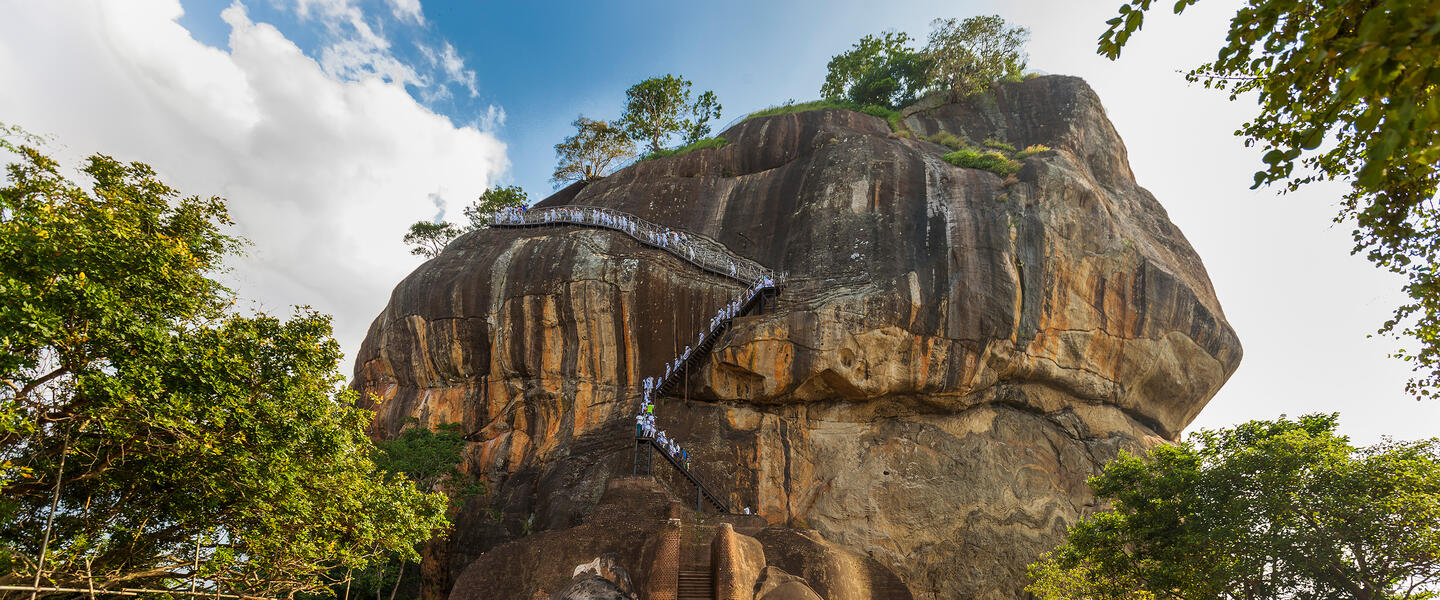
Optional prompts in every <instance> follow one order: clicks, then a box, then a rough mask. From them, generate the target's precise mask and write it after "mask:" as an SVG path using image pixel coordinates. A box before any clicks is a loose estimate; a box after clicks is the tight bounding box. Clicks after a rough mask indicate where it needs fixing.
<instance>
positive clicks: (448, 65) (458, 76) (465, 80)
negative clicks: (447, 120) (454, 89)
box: [415, 42, 480, 98]
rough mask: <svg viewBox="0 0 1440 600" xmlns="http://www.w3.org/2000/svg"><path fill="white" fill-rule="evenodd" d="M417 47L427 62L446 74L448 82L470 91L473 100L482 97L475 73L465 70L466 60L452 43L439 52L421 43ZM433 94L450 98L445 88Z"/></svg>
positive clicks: (447, 43)
mask: <svg viewBox="0 0 1440 600" xmlns="http://www.w3.org/2000/svg"><path fill="white" fill-rule="evenodd" d="M415 47H416V48H418V49H419V50H420V53H421V54H423V55H424V56H425V60H428V61H430V64H431V65H434V66H435V67H437V68H439V69H440V70H441V72H442V73H444V74H445V78H446V80H447V81H449V82H451V83H454V84H457V85H459V86H461V87H463V88H465V89H467V90H469V91H470V97H471V98H474V97H476V96H479V95H480V91H479V90H478V89H476V87H475V71H472V70H470V69H466V68H465V59H464V58H462V57H461V56H460V53H459V52H456V51H455V46H453V45H451V44H450V42H444V44H443V46H442V47H441V49H439V50H436V49H435V48H432V47H430V46H426V45H425V44H421V43H416V44H415ZM433 93H434V94H435V97H436V98H448V97H449V91H448V90H444V89H443V88H442V89H441V90H439V91H436V92H433Z"/></svg>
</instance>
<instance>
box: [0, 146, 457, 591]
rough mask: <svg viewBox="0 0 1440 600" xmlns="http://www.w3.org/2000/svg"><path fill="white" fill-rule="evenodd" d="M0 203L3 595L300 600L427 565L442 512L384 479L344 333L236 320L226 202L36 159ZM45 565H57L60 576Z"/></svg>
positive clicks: (135, 176) (303, 317)
mask: <svg viewBox="0 0 1440 600" xmlns="http://www.w3.org/2000/svg"><path fill="white" fill-rule="evenodd" d="M18 150H19V151H20V160H19V162H17V163H16V164H11V165H9V166H8V169H7V170H8V175H9V177H8V181H7V182H5V184H4V187H0V423H3V427H0V458H3V461H4V466H3V469H0V488H3V492H4V493H3V495H0V498H3V500H0V584H5V585H25V586H29V585H31V584H33V583H35V582H37V581H38V582H39V583H40V584H41V585H43V586H46V587H60V588H71V589H72V592H64V591H59V592H56V591H41V592H40V594H42V595H47V596H50V595H71V596H74V595H76V594H75V593H73V590H87V591H88V590H89V589H92V588H93V589H95V590H96V591H97V593H99V594H101V595H106V594H107V590H113V589H116V588H120V587H127V588H152V589H165V590H173V591H175V592H177V593H182V594H183V593H185V592H187V591H190V590H196V591H202V592H204V593H206V594H238V595H248V596H283V595H287V594H290V593H293V592H298V591H304V590H314V589H320V588H321V587H322V586H323V585H324V584H325V583H326V577H327V573H331V572H333V570H334V569H335V568H336V567H346V568H364V567H365V566H367V565H370V564H373V563H374V562H375V561H377V560H386V559H388V558H390V557H392V556H403V557H410V558H414V550H413V546H414V544H415V543H417V542H419V541H421V540H424V539H426V538H428V537H429V536H430V535H431V534H432V533H433V532H434V531H436V530H438V529H440V528H441V527H442V526H443V525H444V523H445V514H444V503H445V499H444V497H443V496H442V495H438V494H429V493H423V492H421V491H420V490H417V489H416V488H415V485H414V484H413V483H411V482H409V481H406V480H404V479H403V478H400V477H398V476H392V475H387V474H385V473H383V472H380V471H378V470H377V469H376V468H375V465H374V463H373V462H372V458H371V457H372V454H373V447H372V445H371V443H370V441H369V438H367V437H366V436H365V433H364V428H365V426H366V425H367V424H368V423H369V420H370V418H371V416H372V413H370V412H368V411H362V410H360V409H357V408H355V407H354V403H355V400H356V398H355V396H354V392H352V391H348V390H343V389H342V388H341V387H340V384H341V382H342V379H341V377H340V375H339V372H338V369H337V364H338V361H339V360H340V358H341V352H340V348H339V345H338V344H336V343H335V341H334V340H333V339H332V338H331V330H330V321H329V317H326V316H324V315H320V314H317V313H315V312H313V311H309V310H306V309H301V310H299V311H298V312H297V313H296V314H295V315H294V316H293V317H292V318H290V319H289V320H281V319H279V318H275V317H271V316H268V315H265V314H252V315H248V316H242V315H239V314H236V313H234V312H231V308H230V307H231V305H232V304H233V302H234V299H233V296H232V295H231V293H230V292H229V290H227V289H226V288H224V287H223V286H221V285H220V284H219V283H217V282H216V281H215V280H214V279H212V278H211V273H214V272H216V271H218V270H219V269H221V268H222V265H223V261H224V260H225V259H226V258H227V257H228V256H232V255H234V253H235V252H236V251H238V248H239V244H240V243H241V241H240V240H238V239H236V238H232V237H229V236H227V235H225V234H224V233H222V227H224V226H226V225H228V224H229V222H230V221H229V218H228V216H227V211H226V208H225V203H224V200H223V199H220V198H209V199H203V198H199V197H193V196H192V197H186V198H182V197H180V195H179V193H178V192H176V191H175V190H174V189H172V188H170V187H168V186H166V185H165V184H164V183H162V182H161V181H159V180H158V179H157V178H156V176H155V173H154V171H153V170H152V169H150V168H149V167H148V166H146V165H143V164H140V163H130V164H124V163H121V162H119V161H116V160H114V159H112V158H110V157H107V156H103V155H95V156H92V157H91V158H90V159H89V160H88V162H87V163H86V165H85V167H84V169H83V172H84V174H85V175H86V176H87V177H88V178H89V179H91V180H92V182H93V185H92V186H91V188H90V190H89V191H87V190H86V189H84V188H82V187H81V186H79V185H76V184H75V183H72V182H70V181H69V180H67V179H66V178H65V177H63V176H61V175H60V169H59V165H58V163H56V162H55V161H54V160H52V159H50V158H49V157H46V156H44V155H42V154H41V153H40V152H39V151H37V150H35V149H33V148H30V147H25V146H22V147H20V148H18ZM42 561H43V562H42Z"/></svg>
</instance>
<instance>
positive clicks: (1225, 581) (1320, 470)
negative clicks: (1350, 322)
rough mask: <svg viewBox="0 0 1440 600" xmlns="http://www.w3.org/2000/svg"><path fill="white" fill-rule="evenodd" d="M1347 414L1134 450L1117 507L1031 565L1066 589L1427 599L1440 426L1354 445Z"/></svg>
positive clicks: (1438, 559) (1438, 552) (1126, 460)
mask: <svg viewBox="0 0 1440 600" xmlns="http://www.w3.org/2000/svg"><path fill="white" fill-rule="evenodd" d="M1336 424H1337V416H1336V415H1307V416H1304V417H1301V418H1299V419H1297V420H1293V421H1292V420H1288V419H1285V418H1284V417H1281V418H1280V419H1278V420H1275V421H1251V422H1249V423H1245V424H1243V425H1239V426H1237V427H1234V428H1232V429H1225V430H1218V431H1202V432H1200V433H1198V434H1195V435H1192V436H1191V437H1190V439H1189V440H1188V441H1186V442H1184V443H1181V444H1177V445H1173V446H1160V447H1158V448H1156V449H1155V450H1154V451H1152V452H1151V454H1150V456H1149V458H1148V459H1142V458H1139V457H1135V456H1131V455H1128V454H1122V455H1121V456H1120V458H1119V459H1117V460H1116V461H1114V462H1112V463H1110V464H1109V465H1108V466H1106V467H1105V470H1104V472H1102V473H1101V474H1100V475H1099V476H1097V477H1094V478H1092V479H1091V480H1090V485H1091V487H1092V488H1094V490H1095V494H1096V495H1097V496H1098V497H1099V498H1101V499H1102V500H1105V501H1107V502H1109V503H1110V504H1111V505H1112V507H1113V508H1112V509H1111V510H1109V511H1106V512H1101V513H1098V514H1096V515H1093V516H1091V517H1089V518H1087V519H1085V520H1083V521H1081V522H1080V523H1079V524H1077V525H1076V526H1075V527H1074V528H1072V529H1071V530H1070V532H1069V534H1068V536H1067V538H1066V543H1065V544H1064V545H1062V546H1061V547H1059V548H1058V549H1056V550H1055V551H1054V552H1052V553H1050V554H1049V555H1047V556H1046V557H1044V559H1043V560H1042V561H1041V562H1038V563H1036V564H1035V565H1032V566H1031V574H1032V577H1034V578H1035V583H1034V584H1033V585H1032V586H1031V587H1030V588H1028V589H1029V591H1031V592H1032V593H1034V594H1035V595H1036V596H1038V597H1039V598H1042V599H1044V600H1052V599H1053V600H1058V599H1060V598H1090V599H1094V600H1100V599H1118V598H1130V599H1137V600H1138V599H1141V598H1149V597H1159V598H1174V599H1176V600H1180V599H1191V598H1313V599H1323V598H1336V599H1339V598H1355V599H1359V600H1370V599H1381V598H1384V599H1390V600H1394V599H1415V600H1419V599H1422V598H1433V597H1435V596H1436V595H1437V594H1440V439H1430V440H1426V441H1420V442H1393V441H1387V442H1383V443H1381V444H1378V445H1375V446H1370V447H1366V448H1357V447H1355V446H1352V445H1351V444H1350V443H1349V442H1348V441H1347V439H1346V438H1345V437H1344V436H1341V435H1338V434H1336V433H1335V428H1336Z"/></svg>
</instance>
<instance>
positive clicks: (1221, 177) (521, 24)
mask: <svg viewBox="0 0 1440 600" xmlns="http://www.w3.org/2000/svg"><path fill="white" fill-rule="evenodd" d="M1159 4H1162V5H1163V4H1165V3H1159ZM1239 4H1240V2H1239V1H1238V0H1207V1H1206V2H1201V3H1199V4H1197V5H1196V6H1194V7H1192V8H1190V9H1189V10H1187V12H1186V14H1185V15H1183V16H1179V17H1176V16H1174V15H1170V14H1169V13H1168V11H1167V10H1165V9H1164V7H1163V6H1162V7H1161V8H1160V9H1159V10H1158V12H1154V13H1152V14H1151V16H1150V17H1149V18H1148V19H1147V22H1146V25H1145V27H1144V29H1143V30H1142V31H1141V32H1140V33H1139V34H1137V35H1136V37H1134V38H1132V40H1131V42H1130V44H1129V45H1128V47H1127V48H1126V50H1125V53H1124V55H1123V56H1122V57H1121V58H1120V60H1118V61H1113V62H1112V61H1109V60H1106V59H1104V58H1102V57H1099V56H1098V55H1096V54H1095V51H1094V49H1095V39H1096V38H1097V37H1098V36H1099V35H1100V33H1101V32H1102V31H1103V30H1104V21H1105V20H1106V19H1108V18H1110V17H1111V16H1113V14H1112V13H1113V11H1114V10H1115V8H1116V6H1117V3H1115V2H1114V1H1113V0H1104V1H1103V2H1101V1H1091V0H1014V1H1010V2H986V1H957V0H947V1H929V0H915V1H909V0H892V1H890V2H885V3H876V2H862V1H860V0H827V1H825V2H820V1H794V2H783V1H779V0H767V1H765V2H760V1H751V0H741V1H732V2H707V3H692V2H674V1H664V2H662V1H636V2H605V3H602V2H595V1H593V0H563V1H562V0H553V1H550V2H494V1H481V0H476V1H466V2H459V1H454V2H440V1H438V0H423V1H422V0H44V1H40V0H0V82H4V88H3V89H4V91H3V92H0V122H4V123H8V124H17V125H20V126H22V127H24V128H25V129H27V130H29V131H31V132H34V133H38V134H42V135H47V136H51V137H52V139H53V140H54V145H53V146H52V151H54V152H55V154H56V155H57V156H59V157H60V158H61V159H62V160H65V161H66V164H70V165H75V164H77V163H78V160H79V159H80V158H82V157H84V156H86V155H89V154H90V153H94V152H102V153H105V154H109V155H112V156H115V157H117V158H120V159H123V160H135V161H142V162H146V163H148V164H150V165H152V166H154V167H155V168H156V169H157V171H159V172H160V174H161V176H162V178H164V180H165V181H167V182H168V183H170V184H171V185H172V186H174V187H177V188H179V189H181V190H182V191H184V192H185V193H187V194H198V195H204V196H209V195H218V196H224V197H226V198H228V199H229V201H230V207H231V211H232V214H233V216H234V218H235V220H236V231H235V233H237V234H239V235H242V236H244V237H246V238H248V239H249V240H250V241H251V242H252V245H251V246H250V247H249V249H248V252H247V254H246V255H245V256H244V257H242V258H239V259H237V260H235V261H233V264H232V267H233V270H232V271H231V272H230V273H229V274H227V275H226V278H227V281H228V282H230V283H231V285H232V286H233V287H234V288H235V289H236V291H237V293H238V294H239V296H240V297H242V298H245V299H249V300H251V301H252V302H253V303H252V304H251V306H252V307H254V308H258V309H262V310H266V311H269V312H272V313H274V312H281V313H283V312H286V311H288V310H289V307H292V306H296V305H306V306H311V307H314V308H315V309H318V310H320V311H322V312H326V313H329V314H332V315H334V317H335V329H336V338H337V339H338V340H339V341H340V343H341V344H342V346H343V347H344V349H345V351H346V353H347V356H349V357H353V356H354V354H355V352H356V351H357V350H358V348H359V345H360V342H361V341H362V340H363V338H364V335H365V331H366V329H367V328H368V326H369V324H370V322H371V321H372V320H373V319H374V318H375V316H376V315H377V314H379V312H380V310H381V309H382V308H383V307H384V304H385V302H386V301H387V299H388V297H389V294H390V291H391V290H392V289H393V288H394V286H395V284H396V283H398V282H399V281H400V280H401V279H402V278H403V277H404V276H405V275H406V274H407V273H409V272H410V271H411V270H412V269H414V268H415V267H416V266H418V265H419V263H420V262H421V259H420V258H419V257H416V256H412V255H410V254H408V253H407V252H406V249H405V247H404V244H403V243H402V242H401V237H402V236H403V234H404V232H405V229H406V228H407V226H408V225H409V224H410V223H413V222H415V221H418V220H423V219H437V218H439V219H448V220H455V221H458V220H459V219H460V209H461V208H462V207H463V206H465V205H466V204H468V203H469V202H470V201H471V200H473V199H474V198H475V197H476V196H478V195H479V193H480V192H481V191H483V190H484V189H486V188H487V187H491V186H495V185H519V186H521V187H523V188H524V189H525V190H526V191H527V192H528V193H529V194H530V198H531V200H532V201H534V200H539V199H541V198H544V197H545V196H547V195H549V194H550V193H551V192H552V191H553V190H554V186H553V185H552V184H551V183H550V181H549V178H550V173H551V172H552V171H553V168H554V145H555V143H557V142H559V141H560V140H561V139H563V138H564V137H565V136H566V135H569V134H570V133H571V132H572V128H571V126H570V122H571V121H573V120H574V119H575V117H576V116H578V115H580V114H584V115H586V116H588V117H592V118H603V119H610V118H614V117H616V116H618V115H619V113H620V111H621V109H622V105H623V101H624V91H625V88H627V87H628V86H629V85H631V84H633V83H635V82H638V81H640V80H643V79H645V78H647V77H651V76H655V75H662V74H665V73H674V74H678V75H682V76H684V77H686V78H688V79H689V80H691V81H693V82H694V84H695V87H696V89H697V91H698V90H714V91H715V93H716V94H717V95H718V96H719V98H720V101H721V104H722V105H723V107H724V111H723V114H722V116H721V118H720V119H719V121H720V123H728V122H730V121H732V120H734V119H736V118H738V117H740V116H743V115H744V114H746V113H749V112H751V111H754V110H758V109H762V108H766V107H768V106H773V105H776V104H782V103H785V102H786V101H789V100H795V101H807V100H811V99H815V98H817V97H818V95H819V93H818V92H819V88H820V84H821V82H822V81H823V79H824V74H825V63H826V62H827V61H828V60H829V58H830V57H831V56H832V55H834V54H837V53H839V52H842V51H844V50H845V49H846V48H848V47H849V46H850V45H851V44H852V43H854V42H855V41H856V40H858V39H859V38H860V37H861V36H864V35H867V34H874V33H879V32H881V31H904V32H908V33H909V34H910V35H911V36H912V37H917V38H922V39H923V38H924V36H925V35H926V34H927V33H928V32H929V29H930V26H929V22H930V21H931V20H932V19H934V18H937V17H960V18H964V17H968V16H973V15H983V14H998V15H1000V16H1002V17H1004V18H1005V19H1006V20H1008V21H1010V22H1011V23H1014V24H1018V25H1021V26H1024V27H1027V28H1029V29H1030V31H1031V41H1030V43H1029V45H1028V46H1027V50H1028V52H1029V56H1030V63H1029V64H1030V67H1031V68H1032V69H1035V70H1038V71H1042V72H1046V73H1056V74H1067V75H1076V76H1080V77H1083V78H1084V79H1085V80H1086V81H1087V82H1089V84H1090V85H1091V86H1092V87H1093V88H1095V90H1096V92H1097V93H1098V94H1099V95H1100V98H1101V100H1102V101H1103V102H1104V105H1105V107H1106V111H1107V114H1108V115H1109V117H1110V119H1111V120H1112V121H1113V122H1114V124H1115V127H1116V128H1117V129H1118V130H1119V132H1120V135H1121V137H1122V138H1123V139H1124V140H1125V143H1126V146H1127V148H1128V149H1129V155H1130V163H1131V166H1132V168H1133V170H1134V172H1135V175H1136V178H1137V179H1138V180H1139V182H1140V184H1141V185H1142V186H1145V187H1146V188H1148V189H1149V190H1150V191H1151V192H1153V193H1154V194H1155V196H1156V197H1157V198H1158V199H1159V200H1160V202H1161V203H1162V204H1163V205H1164V206H1165V208H1166V210H1167V211H1168V212H1169V215H1170V218H1171V220H1172V221H1174V222H1175V223H1176V225H1178V226H1179V227H1180V229H1181V230H1182V231H1183V232H1184V233H1185V235H1186V237H1187V238H1188V239H1189V240H1190V242H1191V243H1192V245H1194V247H1195V249H1196V251H1197V252H1198V253H1199V255H1200V257H1201V258H1202V259H1203V260H1204V262H1205V265H1206V268H1207V269H1208V271H1209V274H1210V278H1211V280H1212V281H1213V282H1214V285H1215V289H1216V293H1217V294H1218V296H1219V298H1220V302H1221V305H1222V307H1223V309H1224V311H1225V314H1226V317H1227V318H1228V320H1229V321H1230V323H1231V325H1233V326H1234V328H1235V330H1236V331H1237V333H1238V334H1239V336H1240V339H1241V342H1242V343H1243V345H1244V348H1245V356H1244V359H1243V360H1242V361H1241V364H1240V367H1239V370H1237V371H1236V373H1235V375H1234V376H1233V377H1232V378H1231V379H1230V381H1229V382H1228V383H1227V384H1226V385H1225V387H1224V388H1223V389H1221V390H1220V392H1219V394H1217V395H1216V396H1215V398H1214V399H1213V400H1212V401H1211V402H1210V405H1209V406H1208V407H1207V408H1206V409H1205V410H1204V411H1203V412H1202V413H1201V414H1200V416H1199V418H1198V419H1197V420H1196V421H1195V423H1194V424H1192V426H1191V430H1194V429H1196V428H1201V427H1205V428H1214V427H1223V426H1227V425H1231V424H1235V423H1239V422H1243V421H1246V420H1249V419H1269V418H1275V417H1276V416H1278V415H1280V414H1288V415H1291V416H1295V415H1300V414H1305V413H1309V412H1340V413H1341V428H1342V431H1343V432H1344V433H1346V434H1348V435H1350V436H1351V437H1352V438H1353V439H1354V440H1355V441H1357V442H1360V443H1374V442H1376V441H1379V440H1380V439H1381V437H1382V436H1391V437H1394V438H1396V439H1418V438H1422V437H1431V436H1437V435H1440V402H1428V403H1421V402H1417V401H1415V400H1413V399H1412V398H1411V397H1409V396H1407V395H1406V394H1405V391H1404V383H1405V380H1406V378H1407V377H1408V375H1409V371H1408V367H1407V366H1406V365H1405V364H1403V363H1401V362H1400V361H1398V360H1395V359H1391V358H1388V355H1389V354H1390V353H1392V352H1394V351H1395V350H1396V349H1397V348H1399V345H1398V344H1400V343H1401V342H1397V341H1396V340H1394V339H1391V338H1385V337H1378V336H1376V337H1371V334H1372V333H1373V332H1374V331H1375V329H1376V328H1377V327H1378V326H1379V325H1380V324H1381V323H1383V322H1384V321H1385V320H1386V319H1387V318H1389V316H1390V313H1391V311H1392V310H1393V309H1394V307H1396V306H1398V305H1399V304H1400V303H1401V302H1402V301H1403V299H1404V297H1403V295H1402V294H1401V292H1400V286H1401V284H1402V282H1401V281H1400V280H1399V279H1397V278H1396V277H1395V276H1393V275H1390V274H1387V273H1382V272H1380V271H1378V270H1376V269H1374V268H1373V267H1371V266H1370V264H1369V263H1368V262H1366V261H1365V260H1364V259H1363V258H1362V257H1357V256H1352V255H1351V254H1350V247H1351V241H1350V227H1349V225H1348V224H1335V223H1333V217H1334V215H1335V213H1336V210H1337V206H1338V204H1337V201H1338V199H1339V198H1340V196H1341V195H1342V194H1343V193H1344V188H1343V187H1342V186H1340V185H1338V184H1326V185H1314V186H1310V187H1308V188H1306V189H1303V190H1301V191H1299V192H1296V193H1291V194H1287V195H1278V194H1276V193H1275V191H1274V190H1268V189H1262V190H1254V191H1252V190H1249V189H1248V187H1249V185H1250V182H1251V173H1252V172H1253V171H1254V170H1255V169H1256V167H1257V165H1259V164H1260V163H1259V155H1258V153H1257V152H1255V151H1253V150H1251V149H1247V148H1245V147H1244V146H1243V144H1242V143H1241V140H1240V139H1239V138H1236V137H1235V136H1234V135H1233V132H1234V130H1235V129H1237V128H1238V127H1239V125H1240V124H1241V123H1243V122H1244V121H1245V120H1246V118H1247V117H1249V116H1250V115H1252V114H1253V113H1254V111H1255V107H1254V104H1253V102H1247V101H1246V100H1245V99H1242V100H1241V101H1237V102H1230V101H1228V100H1227V98H1226V97H1225V96H1224V95H1222V94H1220V93H1217V92H1214V91H1211V90H1205V89H1203V88H1201V87H1198V86H1191V85H1188V84H1187V83H1186V82H1185V81H1184V78H1183V76H1182V72H1183V71H1184V70H1186V69H1188V68H1189V67H1192V66H1195V65H1198V64H1200V63H1202V62H1204V61H1206V60H1207V59H1209V58H1211V57H1213V56H1214V54H1215V51H1216V50H1217V49H1218V48H1219V46H1220V44H1221V42H1222V40H1223V39H1224V36H1225V31H1226V28H1227V24H1228V19H1229V18H1230V17H1231V16H1233V15H1234V13H1235V11H1236V9H1237V8H1238V6H1239ZM341 370H342V372H344V373H347V374H348V373H349V371H350V364H349V362H348V359H347V362H346V363H345V364H343V365H342V366H341Z"/></svg>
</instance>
